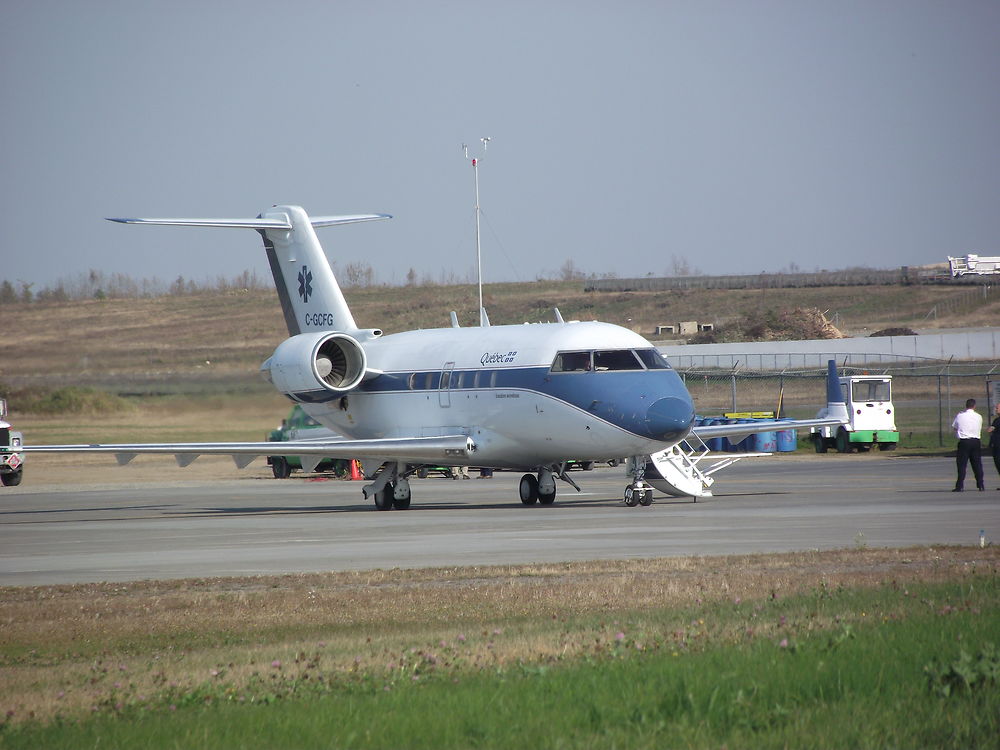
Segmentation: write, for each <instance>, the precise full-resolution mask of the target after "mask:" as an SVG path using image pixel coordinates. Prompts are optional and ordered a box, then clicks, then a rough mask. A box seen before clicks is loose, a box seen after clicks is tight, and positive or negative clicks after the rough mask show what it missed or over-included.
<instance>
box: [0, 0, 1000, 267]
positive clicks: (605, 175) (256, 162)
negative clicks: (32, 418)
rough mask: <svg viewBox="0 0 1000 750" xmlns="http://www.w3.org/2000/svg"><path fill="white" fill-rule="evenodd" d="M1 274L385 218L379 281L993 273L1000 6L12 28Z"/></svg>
mask: <svg viewBox="0 0 1000 750" xmlns="http://www.w3.org/2000/svg"><path fill="white" fill-rule="evenodd" d="M0 102H2V109H0V113H2V114H0V159H2V162H0V163H2V168H0V190H2V201H0V203H2V209H0V210H2V215H0V257H2V260H3V263H2V267H0V278H6V279H9V280H11V281H16V280H19V279H20V280H25V281H32V282H35V283H36V284H38V285H39V286H44V285H46V284H50V283H52V282H54V281H55V280H56V279H58V278H60V277H62V278H71V277H73V276H74V275H75V274H79V273H82V272H86V271H87V270H88V269H91V268H94V269H98V270H101V271H105V272H108V273H111V272H122V273H126V274H129V275H132V276H134V277H151V276H158V277H160V278H161V279H164V280H167V281H169V280H172V279H173V278H176V276H177V275H179V274H180V275H184V276H185V277H189V278H195V279H199V280H200V279H203V278H214V277H216V276H217V275H220V274H222V275H226V276H235V275H236V274H238V273H239V272H241V271H242V270H243V269H247V268H253V269H256V270H257V271H258V272H259V273H260V274H262V275H266V274H267V264H266V262H265V260H264V253H263V249H262V246H261V243H260V241H259V238H258V237H257V236H256V235H255V234H254V233H253V232H251V231H248V230H247V231H238V230H219V229H215V230H209V229H182V228H161V227H128V226H121V225H115V224H111V223H109V222H105V221H103V218H102V217H105V216H195V217H199V216H233V217H250V216H255V215H256V214H257V213H259V212H260V211H261V210H262V209H264V208H266V207H268V206H270V205H272V204H275V203H294V204H299V205H302V206H304V207H305V208H306V210H307V211H309V212H311V213H315V214H335V213H352V212H369V211H374V212H386V213H391V214H394V216H395V218H394V219H393V220H392V221H391V222H383V223H379V224H366V225H359V226H351V227H344V228H340V229H326V230H322V231H321V233H320V239H321V240H322V241H323V243H324V247H325V248H326V250H327V254H328V255H329V256H330V257H331V259H333V260H335V261H337V262H338V264H339V265H341V266H342V265H343V264H345V263H349V262H357V261H365V262H368V263H370V264H371V265H372V266H373V267H374V268H375V269H376V271H377V273H378V278H379V280H381V281H385V282H395V283H401V282H402V281H403V279H404V278H405V276H406V273H407V270H408V269H409V268H410V267H411V266H412V267H415V268H416V269H417V271H418V274H419V275H421V276H424V275H429V276H431V277H432V278H439V277H440V275H441V273H442V270H444V272H445V273H449V272H453V273H454V274H456V275H457V276H459V277H463V278H464V277H465V276H466V275H467V274H469V272H470V271H471V270H472V269H474V267H475V250H474V227H475V225H474V211H473V205H474V199H473V176H472V168H471V166H470V164H469V163H468V162H467V161H465V160H464V158H463V154H462V150H461V144H462V143H463V142H469V143H473V144H475V146H476V147H475V148H474V149H473V153H479V151H480V147H479V141H478V139H479V138H480V137H481V136H490V137H492V139H493V140H492V141H491V142H490V144H489V151H488V153H487V155H486V159H484V160H483V162H482V164H481V168H480V182H481V196H482V205H483V212H484V217H485V222H484V225H483V250H484V272H485V279H486V281H487V282H489V281H501V280H531V279H534V278H535V277H536V275H538V274H539V273H544V272H556V271H558V269H559V268H560V266H562V264H563V263H564V262H565V261H566V260H567V259H573V261H574V263H575V264H576V267H577V268H578V269H580V270H583V271H585V272H588V273H591V272H593V273H598V274H601V273H605V272H614V273H617V274H618V275H619V276H639V275H645V274H646V273H650V272H652V273H654V274H656V275H663V274H664V273H665V272H667V271H669V270H670V269H671V267H672V257H674V256H676V257H677V258H679V259H686V260H687V261H688V262H689V264H690V265H691V266H693V267H697V268H700V269H701V270H703V271H705V272H711V273H756V272H760V271H776V270H780V269H782V268H786V267H788V266H789V264H791V263H795V264H797V265H798V266H799V267H801V268H802V269H804V270H812V269H814V268H841V267H845V266H850V265H867V266H871V267H893V266H899V265H904V264H910V265H915V264H923V263H930V262H936V261H942V260H944V258H945V256H946V255H948V254H952V255H954V254H964V253H967V252H977V251H978V252H980V253H983V254H988V255H996V254H1000V143H998V134H1000V2H998V1H997V0H955V1H953V2H945V0H938V1H934V2H927V1H925V0H894V1H888V0H881V1H880V0H844V1H840V2H831V1H830V0H795V1H794V2H793V1H792V0H786V1H781V2H776V1H771V0H747V1H742V0H740V1H737V0H732V1H730V2H711V1H706V0H680V1H676V2H674V1H666V2H638V1H636V0H619V2H616V3H613V4H612V3H608V2H589V1H588V0H574V1H573V2H569V1H568V0H567V1H565V2H545V1H544V0H542V1H541V2H539V1H538V0H534V1H533V2H521V1H520V0H505V1H504V2H490V3H485V2H479V1H478V0H471V1H470V2H402V1H398V2H383V1H380V0H366V1H365V2H345V1H342V0H334V1H332V2H294V1H292V2H285V3H274V2H262V1H259V0H250V1H248V2H230V1H227V0H213V1H212V2H204V0H199V2H190V1H189V0H171V1H170V2H142V1H141V0H140V1H129V0H121V1H120V2H108V1H106V0H93V2H76V1H72V2H56V1H54V0H4V1H3V2H2V4H0Z"/></svg>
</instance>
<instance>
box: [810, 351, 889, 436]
mask: <svg viewBox="0 0 1000 750" xmlns="http://www.w3.org/2000/svg"><path fill="white" fill-rule="evenodd" d="M829 366H830V367H832V368H834V372H836V363H835V362H834V361H833V360H830V363H829ZM837 382H838V384H839V386H840V393H839V394H836V395H837V396H838V397H840V398H842V399H843V401H844V403H845V404H846V406H847V414H846V415H844V416H845V417H846V419H847V421H846V422H845V423H844V424H842V425H840V426H839V427H814V428H811V429H810V432H811V433H812V439H813V444H814V445H815V446H816V452H817V453H826V452H827V451H828V450H829V449H830V448H836V449H837V452H838V453H850V452H851V451H854V450H858V451H870V450H871V449H872V448H873V447H875V446H876V445H877V446H878V448H879V450H883V451H891V450H895V449H896V445H897V444H898V443H899V432H898V431H897V430H896V409H895V407H894V406H893V405H892V376H891V375H845V376H843V377H837ZM828 388H829V386H828ZM827 400H828V401H830V402H833V399H831V398H830V394H828V396H827ZM836 408H839V404H838V407H836ZM829 411H830V407H829V406H827V407H826V408H823V409H820V411H819V413H818V414H817V415H816V416H817V417H818V418H821V417H839V416H841V414H831V413H829Z"/></svg>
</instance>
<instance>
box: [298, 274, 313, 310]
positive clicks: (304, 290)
mask: <svg viewBox="0 0 1000 750" xmlns="http://www.w3.org/2000/svg"><path fill="white" fill-rule="evenodd" d="M312 280H313V275H312V271H310V270H309V267H308V266H305V265H303V266H302V270H301V271H299V296H300V297H301V298H302V301H303V302H308V301H309V297H310V296H312V293H313V288H312Z"/></svg>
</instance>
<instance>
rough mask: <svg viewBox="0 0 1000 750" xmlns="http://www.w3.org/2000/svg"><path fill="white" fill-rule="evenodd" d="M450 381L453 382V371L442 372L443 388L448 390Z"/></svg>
mask: <svg viewBox="0 0 1000 750" xmlns="http://www.w3.org/2000/svg"><path fill="white" fill-rule="evenodd" d="M450 382H451V373H450V372H442V373H441V390H447V389H448V387H449V386H448V384H449V383H450Z"/></svg>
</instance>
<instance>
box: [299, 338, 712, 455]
mask: <svg viewBox="0 0 1000 750" xmlns="http://www.w3.org/2000/svg"><path fill="white" fill-rule="evenodd" d="M363 346H364V349H365V353H366V355H367V358H368V368H369V371H370V372H374V373H377V374H370V375H369V376H367V377H366V378H365V380H364V381H363V382H362V383H361V385H360V386H358V387H357V388H355V389H354V390H352V391H351V392H350V393H348V394H346V395H339V394H330V393H323V392H312V393H299V394H288V395H289V396H290V397H291V398H292V399H293V400H296V401H299V402H301V403H302V404H303V408H304V409H305V410H306V411H307V412H308V413H309V414H310V415H311V416H312V417H314V418H315V419H316V420H317V421H319V422H321V423H322V424H325V425H327V426H328V427H330V428H332V429H334V430H336V431H337V432H339V433H341V434H343V435H345V436H348V437H350V438H353V439H375V438H395V437H408V436H420V437H430V436H439V435H468V436H470V437H471V438H472V439H473V441H474V442H475V444H476V452H475V454H474V455H472V456H470V457H469V458H468V459H465V460H456V462H455V463H456V464H459V463H467V464H470V465H485V466H493V467H497V468H510V469H524V470H530V469H532V468H534V467H538V466H542V465H550V464H554V463H558V462H559V461H564V460H569V459H575V460H605V459H610V458H620V457H624V456H632V455H642V454H646V453H651V452H655V451H657V450H662V449H663V447H664V445H665V444H670V443H675V442H677V441H678V440H680V439H682V438H683V437H684V436H685V435H686V434H687V433H688V431H689V430H690V427H691V424H692V421H693V419H694V405H693V403H692V401H691V397H690V395H689V394H688V392H687V389H686V388H685V387H684V384H683V382H682V381H681V379H680V378H679V377H678V375H677V373H676V372H675V371H674V370H673V369H671V368H670V367H669V365H667V364H666V362H665V361H663V360H662V358H661V357H659V355H653V354H650V352H655V350H654V349H653V347H652V345H651V344H650V343H649V342H648V341H646V340H645V339H644V338H643V337H641V336H639V335H638V334H636V333H634V332H632V331H629V330H627V329H625V328H621V327H619V326H615V325H611V324H607V323H597V322H570V323H545V324H531V325H508V326H489V327H482V328H478V327H477V328H442V329H431V330H422V331H408V332H405V333H398V334H391V335H386V336H382V337H380V338H376V339H373V340H370V341H367V342H364V343H363ZM560 353H563V354H564V355H565V356H564V357H563V358H559V359H558V361H557V355H559V354H560ZM588 358H589V361H587V360H588ZM563 359H565V362H563ZM644 359H645V361H644ZM554 364H556V367H553V365H554Z"/></svg>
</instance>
